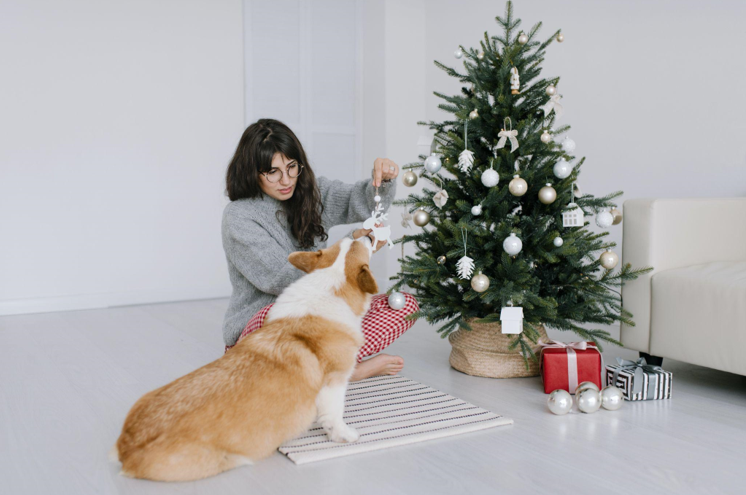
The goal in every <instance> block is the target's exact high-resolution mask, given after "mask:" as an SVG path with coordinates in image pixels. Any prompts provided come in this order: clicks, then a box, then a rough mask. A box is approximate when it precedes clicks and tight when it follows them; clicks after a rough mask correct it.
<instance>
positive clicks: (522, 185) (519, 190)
mask: <svg viewBox="0 0 746 495" xmlns="http://www.w3.org/2000/svg"><path fill="white" fill-rule="evenodd" d="M508 190H509V191H510V194H512V195H513V196H523V195H524V194H526V191H528V183H526V181H525V180H523V179H521V176H520V175H518V174H516V175H514V176H513V180H511V181H510V184H508Z"/></svg>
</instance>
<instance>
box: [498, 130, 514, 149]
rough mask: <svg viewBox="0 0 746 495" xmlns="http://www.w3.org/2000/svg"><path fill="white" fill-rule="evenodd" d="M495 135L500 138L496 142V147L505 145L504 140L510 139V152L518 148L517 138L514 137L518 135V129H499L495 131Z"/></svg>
mask: <svg viewBox="0 0 746 495" xmlns="http://www.w3.org/2000/svg"><path fill="white" fill-rule="evenodd" d="M497 136H498V137H499V138H500V140H499V141H498V142H497V146H496V147H495V148H496V149H500V148H502V147H503V146H505V142H506V140H508V139H510V152H511V153H512V152H514V151H515V150H517V149H518V140H517V139H516V137H518V129H513V130H512V131H506V130H505V129H503V130H501V131H500V132H498V133H497Z"/></svg>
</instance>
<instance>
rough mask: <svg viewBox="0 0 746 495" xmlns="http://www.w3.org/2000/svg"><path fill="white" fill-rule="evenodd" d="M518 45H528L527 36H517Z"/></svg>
mask: <svg viewBox="0 0 746 495" xmlns="http://www.w3.org/2000/svg"><path fill="white" fill-rule="evenodd" d="M518 43H520V44H521V45H525V44H526V43H528V36H526V34H525V33H521V34H520V35H518Z"/></svg>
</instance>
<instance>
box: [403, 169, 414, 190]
mask: <svg viewBox="0 0 746 495" xmlns="http://www.w3.org/2000/svg"><path fill="white" fill-rule="evenodd" d="M401 180H402V182H403V183H404V185H405V186H407V187H414V185H415V184H417V174H415V173H414V172H412V171H411V170H407V171H406V172H404V175H402V179H401Z"/></svg>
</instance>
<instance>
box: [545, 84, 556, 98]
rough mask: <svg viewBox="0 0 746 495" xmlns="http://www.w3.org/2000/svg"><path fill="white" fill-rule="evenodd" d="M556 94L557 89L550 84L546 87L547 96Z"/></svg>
mask: <svg viewBox="0 0 746 495" xmlns="http://www.w3.org/2000/svg"><path fill="white" fill-rule="evenodd" d="M556 92H557V88H555V87H554V86H552V85H551V84H550V85H549V86H547V94H548V95H549V96H554V94H555V93H556Z"/></svg>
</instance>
